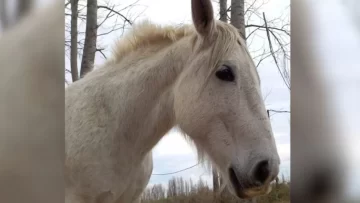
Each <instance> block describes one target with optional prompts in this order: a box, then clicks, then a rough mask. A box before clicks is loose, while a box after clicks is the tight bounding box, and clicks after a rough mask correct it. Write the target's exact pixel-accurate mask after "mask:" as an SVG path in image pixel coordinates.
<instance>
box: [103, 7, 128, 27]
mask: <svg viewBox="0 0 360 203" xmlns="http://www.w3.org/2000/svg"><path fill="white" fill-rule="evenodd" d="M98 8H103V9H107V10H109V11H112V12H114V13H116V14H118V15H119V16H121V17H122V18H123V19H124V20H125V21H126V22H128V23H129V24H130V25H132V24H133V23H132V22H131V21H130V20H129V19H128V18H127V17H125V16H124V15H123V14H121V13H119V12H117V11H115V10H114V9H111V8H109V7H107V6H98Z"/></svg>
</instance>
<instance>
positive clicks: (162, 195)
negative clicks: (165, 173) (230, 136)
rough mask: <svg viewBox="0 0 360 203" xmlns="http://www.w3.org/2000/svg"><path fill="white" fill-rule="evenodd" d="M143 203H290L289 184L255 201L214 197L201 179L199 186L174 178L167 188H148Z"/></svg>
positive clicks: (279, 184) (282, 184)
mask: <svg viewBox="0 0 360 203" xmlns="http://www.w3.org/2000/svg"><path fill="white" fill-rule="evenodd" d="M141 202H142V203H198V202H212V203H290V187H289V183H288V182H286V181H284V180H283V181H282V182H281V183H278V184H277V185H276V184H274V186H273V190H272V191H271V192H270V193H269V194H268V195H265V196H260V197H257V198H256V199H254V200H239V199H238V198H236V197H234V196H232V195H230V194H228V193H226V192H225V193H223V194H221V195H214V193H213V191H212V189H211V188H210V187H209V186H208V185H206V183H205V182H204V181H202V180H201V179H200V180H199V182H198V183H197V184H194V185H193V184H192V182H191V181H183V179H182V178H173V179H171V180H170V181H169V183H168V186H167V188H165V187H163V186H162V185H154V186H152V187H150V188H147V189H146V191H145V192H144V194H143V196H142V201H141Z"/></svg>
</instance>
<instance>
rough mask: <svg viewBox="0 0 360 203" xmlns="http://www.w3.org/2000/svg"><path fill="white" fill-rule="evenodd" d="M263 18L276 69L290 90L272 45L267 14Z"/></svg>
mask: <svg viewBox="0 0 360 203" xmlns="http://www.w3.org/2000/svg"><path fill="white" fill-rule="evenodd" d="M263 17H264V22H265V28H266V34H267V38H268V42H269V48H270V52H271V55H272V56H273V59H274V61H275V65H276V67H277V68H278V71H279V73H280V75H281V77H282V79H283V81H284V83H285V85H286V86H287V88H288V89H289V90H290V85H289V84H288V83H287V81H286V79H285V77H284V75H283V73H282V72H281V70H280V66H279V63H278V61H277V59H276V56H275V53H274V49H273V46H272V43H271V37H270V31H269V28H268V27H267V22H266V17H265V13H263Z"/></svg>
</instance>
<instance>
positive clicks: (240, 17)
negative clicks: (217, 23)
mask: <svg viewBox="0 0 360 203" xmlns="http://www.w3.org/2000/svg"><path fill="white" fill-rule="evenodd" d="M244 8H245V2H244V0H231V19H230V22H231V24H232V25H233V26H234V27H236V28H237V29H238V30H239V33H240V35H241V36H242V37H243V38H244V39H246V35H245V12H244Z"/></svg>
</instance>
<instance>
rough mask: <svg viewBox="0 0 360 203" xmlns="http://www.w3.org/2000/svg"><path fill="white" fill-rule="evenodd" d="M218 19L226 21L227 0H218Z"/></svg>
mask: <svg viewBox="0 0 360 203" xmlns="http://www.w3.org/2000/svg"><path fill="white" fill-rule="evenodd" d="M220 20H221V21H223V22H225V23H227V22H228V18H227V0H220Z"/></svg>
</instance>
